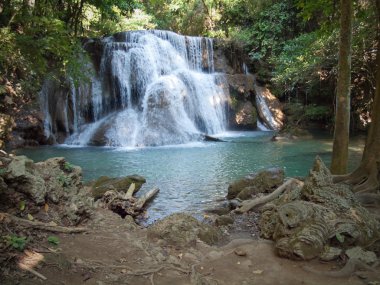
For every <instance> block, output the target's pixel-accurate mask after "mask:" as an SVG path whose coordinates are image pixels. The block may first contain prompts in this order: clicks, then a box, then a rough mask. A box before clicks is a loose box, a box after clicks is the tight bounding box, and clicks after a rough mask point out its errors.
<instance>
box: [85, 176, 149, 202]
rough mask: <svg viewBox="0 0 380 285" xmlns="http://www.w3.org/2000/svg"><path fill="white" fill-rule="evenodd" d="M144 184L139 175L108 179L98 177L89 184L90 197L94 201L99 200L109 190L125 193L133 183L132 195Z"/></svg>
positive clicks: (142, 178)
mask: <svg viewBox="0 0 380 285" xmlns="http://www.w3.org/2000/svg"><path fill="white" fill-rule="evenodd" d="M145 182H146V180H145V178H144V177H142V176H139V175H129V176H126V177H116V178H115V177H108V176H100V177H99V178H98V179H97V180H96V181H94V182H93V183H91V184H90V185H91V188H92V196H93V197H94V198H95V199H100V198H101V197H102V196H103V194H104V193H106V192H107V191H109V190H116V191H122V192H127V190H128V189H129V186H130V185H131V184H132V183H135V190H134V192H133V193H136V192H137V191H139V190H140V189H141V186H142V185H143V184H144V183H145Z"/></svg>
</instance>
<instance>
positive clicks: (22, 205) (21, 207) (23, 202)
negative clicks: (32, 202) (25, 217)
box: [19, 201, 25, 211]
mask: <svg viewBox="0 0 380 285" xmlns="http://www.w3.org/2000/svg"><path fill="white" fill-rule="evenodd" d="M19 208H20V211H24V210H25V201H20V203H19Z"/></svg>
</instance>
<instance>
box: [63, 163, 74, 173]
mask: <svg viewBox="0 0 380 285" xmlns="http://www.w3.org/2000/svg"><path fill="white" fill-rule="evenodd" d="M63 169H64V170H66V171H67V172H71V171H73V170H74V165H72V164H71V163H70V162H67V161H66V162H65V164H64V165H63Z"/></svg>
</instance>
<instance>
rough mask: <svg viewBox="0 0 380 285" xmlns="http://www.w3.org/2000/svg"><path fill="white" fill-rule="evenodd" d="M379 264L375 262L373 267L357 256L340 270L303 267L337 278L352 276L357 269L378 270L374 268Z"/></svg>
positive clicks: (312, 271)
mask: <svg viewBox="0 0 380 285" xmlns="http://www.w3.org/2000/svg"><path fill="white" fill-rule="evenodd" d="M376 265H377V264H375V265H374V266H373V267H372V266H369V265H367V264H365V263H364V262H362V261H360V260H359V259H356V258H351V259H349V260H348V261H347V263H346V265H345V266H344V267H343V268H342V269H340V270H338V271H330V272H329V271H327V272H326V271H319V270H315V269H313V268H311V267H309V266H303V267H302V268H303V269H304V270H305V271H307V272H311V273H315V274H318V275H322V276H328V277H335V278H341V277H350V276H352V275H353V274H354V273H355V272H356V271H358V270H367V271H372V272H373V271H376V269H375V268H374V267H375V266H376Z"/></svg>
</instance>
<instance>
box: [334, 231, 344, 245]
mask: <svg viewBox="0 0 380 285" xmlns="http://www.w3.org/2000/svg"><path fill="white" fill-rule="evenodd" d="M335 236H336V239H337V240H338V241H339V242H340V243H344V235H342V234H341V233H336V234H335Z"/></svg>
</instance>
